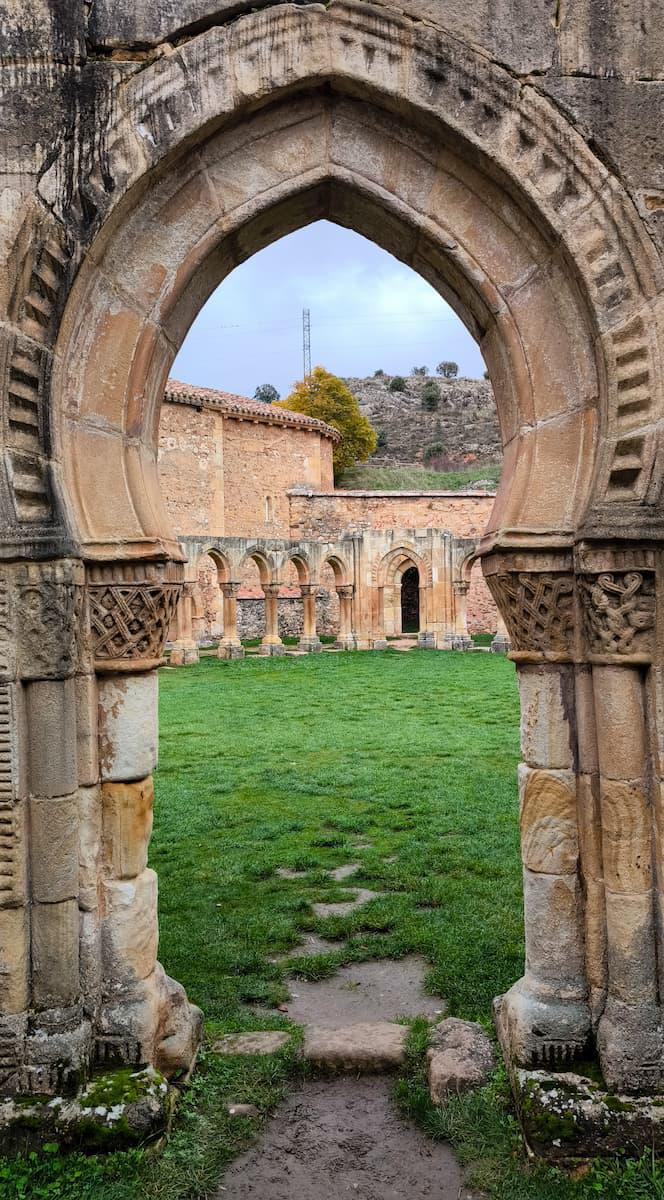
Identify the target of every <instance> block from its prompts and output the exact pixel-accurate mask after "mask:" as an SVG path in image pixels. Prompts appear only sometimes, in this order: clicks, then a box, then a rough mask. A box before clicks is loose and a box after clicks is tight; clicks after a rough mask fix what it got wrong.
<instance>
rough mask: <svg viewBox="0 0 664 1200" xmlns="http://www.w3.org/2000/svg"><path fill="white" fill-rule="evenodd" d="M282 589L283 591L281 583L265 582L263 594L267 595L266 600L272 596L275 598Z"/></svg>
mask: <svg viewBox="0 0 664 1200" xmlns="http://www.w3.org/2000/svg"><path fill="white" fill-rule="evenodd" d="M280 591H281V584H280V583H264V584H263V595H264V596H265V598H266V600H267V599H270V598H272V599H274V598H276V597H278V595H279V592H280Z"/></svg>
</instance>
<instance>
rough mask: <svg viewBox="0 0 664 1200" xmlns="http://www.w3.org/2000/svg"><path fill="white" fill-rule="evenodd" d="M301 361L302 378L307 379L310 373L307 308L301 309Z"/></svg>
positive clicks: (309, 316) (309, 327)
mask: <svg viewBox="0 0 664 1200" xmlns="http://www.w3.org/2000/svg"><path fill="white" fill-rule="evenodd" d="M302 362H303V366H304V378H305V379H308V378H309V376H310V375H311V311H310V309H308V308H303V309H302Z"/></svg>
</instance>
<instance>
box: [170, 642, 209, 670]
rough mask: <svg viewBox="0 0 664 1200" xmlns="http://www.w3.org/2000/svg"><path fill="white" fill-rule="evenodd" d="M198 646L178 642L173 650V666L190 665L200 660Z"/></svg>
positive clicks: (171, 663)
mask: <svg viewBox="0 0 664 1200" xmlns="http://www.w3.org/2000/svg"><path fill="white" fill-rule="evenodd" d="M200 658H201V656H200V652H199V649H198V646H179V645H178V644H177V642H176V643H175V645H174V646H173V648H172V650H171V657H170V659H169V663H170V665H171V666H172V667H188V666H191V665H192V664H193V663H197V662H200Z"/></svg>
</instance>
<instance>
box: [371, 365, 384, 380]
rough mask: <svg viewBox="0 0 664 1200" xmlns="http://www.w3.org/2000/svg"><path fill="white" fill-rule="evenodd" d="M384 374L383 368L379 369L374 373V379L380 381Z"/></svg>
mask: <svg viewBox="0 0 664 1200" xmlns="http://www.w3.org/2000/svg"><path fill="white" fill-rule="evenodd" d="M384 374H385V372H384V370H383V368H382V367H379V368H378V370H377V371H374V379H382V378H383V375H384Z"/></svg>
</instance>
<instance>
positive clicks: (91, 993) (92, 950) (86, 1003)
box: [78, 908, 102, 1015]
mask: <svg viewBox="0 0 664 1200" xmlns="http://www.w3.org/2000/svg"><path fill="white" fill-rule="evenodd" d="M78 957H79V977H80V981H81V999H82V1003H83V1007H84V1010H85V1012H87V1013H89V1014H90V1015H93V1014H95V1013H96V1011H97V1007H98V1003H99V1000H100V997H101V964H102V951H101V916H100V913H99V909H98V908H95V909H92V910H89V911H85V910H83V909H81V910H80V912H79V948H78Z"/></svg>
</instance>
